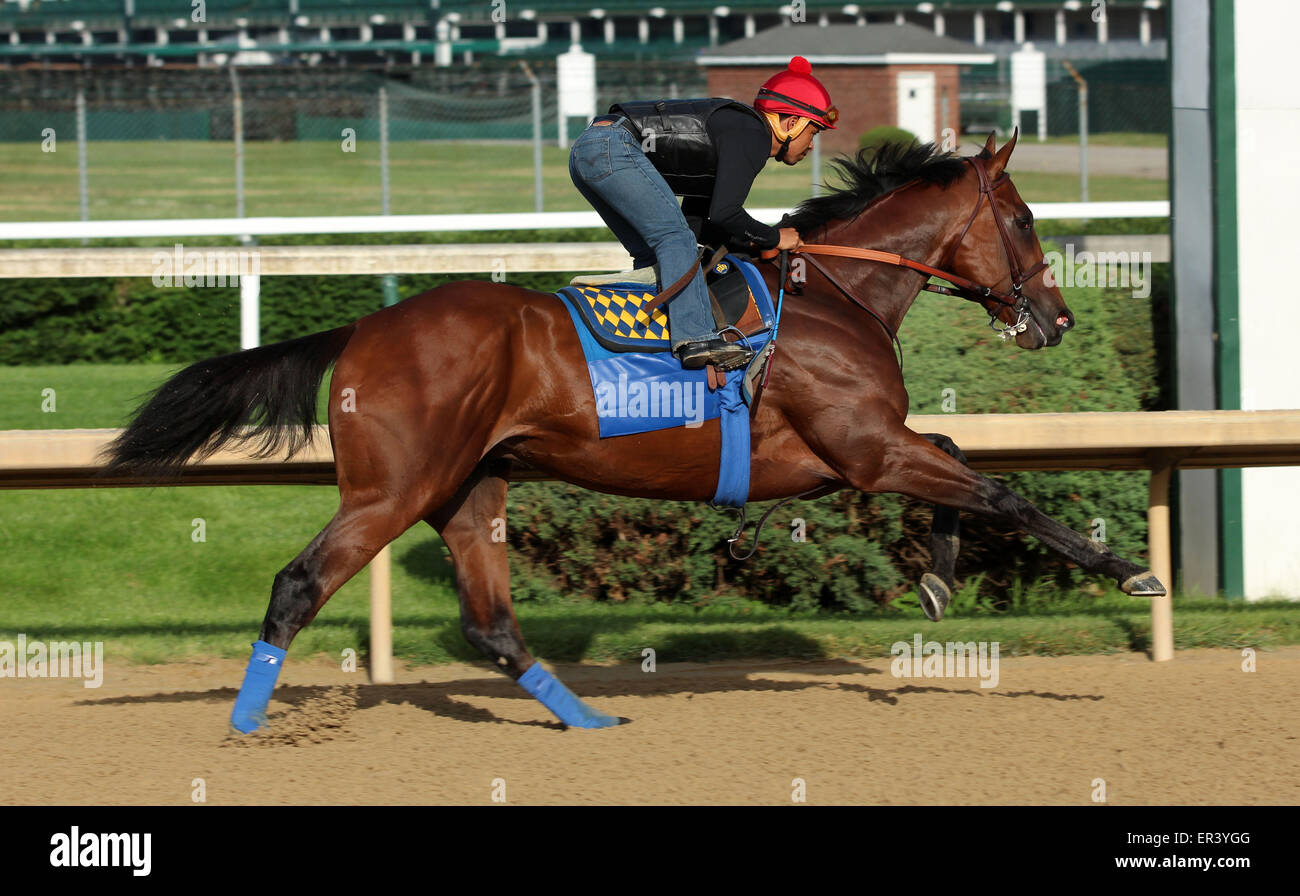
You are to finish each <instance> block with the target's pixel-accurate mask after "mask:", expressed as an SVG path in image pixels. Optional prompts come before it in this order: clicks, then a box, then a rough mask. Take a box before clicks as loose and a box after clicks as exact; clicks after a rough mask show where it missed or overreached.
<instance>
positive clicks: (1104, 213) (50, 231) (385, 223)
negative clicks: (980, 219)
mask: <svg viewBox="0 0 1300 896" xmlns="http://www.w3.org/2000/svg"><path fill="white" fill-rule="evenodd" d="M1033 209H1034V217H1035V218H1037V219H1038V220H1048V219H1054V218H1055V219H1060V218H1071V219H1073V218H1167V217H1169V203H1168V202H1039V203H1035V204H1034V206H1033ZM787 211H789V209H783V208H759V209H754V210H752V211H751V212H750V213H751V214H752V215H753V216H754V217H755V218H757V219H758V220H760V221H768V222H772V223H775V222H777V221H779V220H781V216H782V215H784V214H785V213H786V212H787ZM604 226H605V224H604V222H603V221H602V220H601V219H600V216H599V215H597V214H596V213H595V212H542V213H540V214H538V213H528V214H491V215H344V216H336V217H291V218H172V219H163V220H152V221H132V220H119V221H11V222H7V223H0V240H79V239H114V238H116V239H127V238H136V237H155V236H164V237H175V236H284V235H287V234H297V233H416V232H419V233H463V232H469V231H482V230H556V229H568V228H579V227H604Z"/></svg>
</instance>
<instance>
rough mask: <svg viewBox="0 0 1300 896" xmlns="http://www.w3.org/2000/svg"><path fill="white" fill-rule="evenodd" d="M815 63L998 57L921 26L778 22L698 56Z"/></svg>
mask: <svg viewBox="0 0 1300 896" xmlns="http://www.w3.org/2000/svg"><path fill="white" fill-rule="evenodd" d="M795 55H798V56H804V57H806V58H807V59H808V61H809V62H811V63H812V64H813V65H872V64H875V65H888V64H899V65H902V64H918V63H920V64H925V63H931V64H933V63H942V64H947V65H981V64H986V63H993V62H996V61H997V56H996V54H994V53H987V52H984V51H982V50H981V49H979V48H977V47H976V46H975V45H974V44H972V43H968V42H966V41H964V40H957V39H956V38H952V37H940V36H939V35H937V34H935V33H934V32H933V31H931V30H930V29H928V28H923V27H921V26H919V25H913V24H910V23H908V24H903V25H892V24H891V25H817V24H814V23H811V22H808V23H802V24H789V25H781V26H778V27H776V28H769V29H768V30H766V31H762V32H760V33H758V34H755V35H754V36H753V37H747V38H743V39H742V40H734V41H731V42H730V43H726V44H723V45H722V46H720V47H715V48H713V49H711V50H706V51H704V52H702V53H701V54H700V56H699V63H700V64H701V65H785V64H786V63H788V62H789V61H790V57H791V56H795Z"/></svg>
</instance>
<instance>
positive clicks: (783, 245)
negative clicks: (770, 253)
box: [776, 227, 803, 251]
mask: <svg viewBox="0 0 1300 896" xmlns="http://www.w3.org/2000/svg"><path fill="white" fill-rule="evenodd" d="M777 233H779V234H781V241H780V242H779V243H777V244H776V248H777V250H778V251H780V250H785V249H802V248H803V240H801V239H800V238H799V231H797V230H795V229H794V228H793V227H782V228H781V229H780V230H778V231H777Z"/></svg>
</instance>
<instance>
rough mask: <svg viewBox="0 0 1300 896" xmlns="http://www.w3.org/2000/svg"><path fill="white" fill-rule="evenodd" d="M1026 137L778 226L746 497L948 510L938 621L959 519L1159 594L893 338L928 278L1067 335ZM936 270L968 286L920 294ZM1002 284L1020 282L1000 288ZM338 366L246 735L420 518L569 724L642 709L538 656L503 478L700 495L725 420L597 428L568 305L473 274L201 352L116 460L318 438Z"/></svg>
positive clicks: (139, 416)
mask: <svg viewBox="0 0 1300 896" xmlns="http://www.w3.org/2000/svg"><path fill="white" fill-rule="evenodd" d="M1015 143H1016V135H1013V137H1012V138H1011V140H1010V141H1008V142H1007V143H1006V144H1005V145H1003V146H1002V147H1001V149H998V148H997V146H996V140H995V138H994V136H993V135H990V136H989V139H988V142H987V143H986V144H985V146H984V147H983V149H982V150H981V151H980V152H979V153H978V154H977V155H974V156H968V157H961V156H957V155H955V154H952V153H948V152H940V151H939V150H938V149H937V148H936V147H934V146H933V145H932V144H920V143H915V144H911V145H910V146H902V145H897V146H893V147H888V148H886V149H885V150H882V151H881V152H879V153H877V154H875V155H873V156H871V157H868V156H867V155H866V154H865V153H859V154H858V155H857V156H856V157H853V156H847V157H841V159H839V160H838V161H837V163H836V164H837V167H838V169H839V171H840V174H841V176H842V177H843V179H844V180H845V183H844V185H843V186H841V187H839V188H838V189H834V190H831V191H830V192H828V193H825V194H823V195H821V196H817V197H813V198H811V199H808V200H805V201H804V202H803V203H801V204H800V205H799V207H798V208H797V209H796V210H795V211H794V212H793V213H792V214H791V215H789V216H787V220H786V221H785V222H784V223H785V224H787V225H789V226H794V227H796V228H797V229H798V230H799V232H800V234H801V237H802V238H803V239H804V240H805V241H807V245H806V246H805V247H804V249H803V250H802V254H801V255H799V256H798V257H797V258H796V260H806V261H808V262H810V265H809V266H808V267H809V268H810V270H806V271H805V272H804V276H803V277H802V278H800V279H801V282H800V283H799V284H798V288H799V290H800V291H801V294H800V295H798V296H797V297H796V296H790V297H789V298H788V299H787V300H786V301H785V302H784V309H783V317H782V319H781V320H780V321H779V334H780V343H779V347H778V348H777V349H776V351H775V353H774V355H773V356H772V357H771V358H770V359H769V362H768V363H769V364H770V368H769V371H768V382H767V383H766V386H765V388H764V389H763V391H762V393H761V401H759V402H758V405H757V408H756V409H755V412H754V413H753V416H752V420H751V480H750V493H749V494H750V499H751V500H755V501H766V500H772V499H778V498H789V497H791V496H811V495H816V496H821V495H825V494H830V493H832V492H835V491H837V490H839V489H845V488H850V489H858V490H860V491H863V492H868V493H880V492H893V493H898V494H902V495H906V496H908V497H911V498H915V499H919V500H921V501H924V502H926V503H929V504H932V505H935V506H936V508H937V512H936V517H935V525H934V531H933V533H932V538H931V547H932V549H933V552H934V558H933V559H934V564H935V572H934V573H932V574H928V575H927V577H926V580H925V581H924V582H923V583H922V589H921V594H922V599H923V602H924V603H925V604H926V610H927V613H928V614H929V615H930V616H931V618H937V616H936V613H939V614H941V613H942V610H943V606H944V605H946V603H947V600H948V597H949V594H950V591H951V589H952V588H953V575H954V569H953V567H954V562H955V555H956V550H957V523H956V520H957V514H958V513H977V514H982V515H984V516H986V517H989V518H991V519H993V520H994V521H996V522H998V523H1001V524H1006V525H1010V526H1012V527H1013V528H1016V529H1019V530H1022V531H1025V532H1028V533H1029V534H1032V535H1034V536H1035V537H1037V538H1038V539H1040V540H1041V541H1042V542H1044V543H1045V544H1046V545H1048V546H1049V547H1050V548H1051V549H1053V550H1054V551H1055V552H1056V553H1057V554H1059V555H1061V556H1062V557H1064V558H1065V559H1067V560H1068V561H1070V562H1073V563H1075V564H1078V566H1080V567H1082V568H1083V569H1084V570H1086V571H1087V572H1089V573H1092V574H1096V575H1103V576H1108V577H1110V578H1111V579H1112V580H1114V581H1115V582H1116V583H1117V584H1118V586H1119V587H1120V589H1121V590H1122V591H1124V592H1125V593H1127V594H1130V595H1134V596H1158V595H1163V594H1164V593H1165V590H1164V586H1163V585H1162V584H1161V583H1160V582H1159V581H1158V580H1157V579H1156V577H1155V576H1154V575H1153V574H1152V573H1151V572H1150V570H1148V569H1146V568H1144V567H1142V566H1140V565H1138V564H1136V563H1133V562H1131V561H1129V560H1127V559H1124V558H1123V557H1120V556H1118V555H1116V554H1114V553H1113V552H1111V551H1110V550H1109V549H1108V548H1107V547H1106V546H1105V545H1104V544H1098V543H1097V542H1094V541H1092V540H1091V539H1088V538H1085V537H1084V536H1083V535H1081V534H1079V533H1076V532H1074V531H1072V530H1070V529H1069V528H1067V527H1066V526H1064V525H1062V524H1060V523H1058V522H1056V521H1055V520H1053V519H1051V518H1050V517H1049V516H1047V515H1046V514H1044V513H1043V512H1042V511H1040V510H1039V509H1038V508H1036V507H1034V506H1033V505H1032V504H1031V503H1030V502H1029V501H1028V500H1026V499H1025V498H1023V497H1022V496H1020V495H1018V494H1016V493H1014V492H1013V491H1011V490H1010V489H1009V488H1008V487H1007V486H1005V485H1004V484H1002V483H1001V482H998V481H996V480H994V479H990V478H988V477H986V476H982V475H979V474H977V473H975V472H974V471H972V470H971V469H970V468H969V467H968V466H967V465H966V464H965V463H964V457H963V456H962V455H961V452H960V449H958V448H957V446H955V445H953V444H952V442H951V440H950V439H947V438H946V437H944V436H942V435H941V434H935V433H931V434H919V433H916V432H913V431H912V430H910V429H908V428H907V426H906V425H905V419H906V417H907V412H908V395H907V392H906V390H905V389H904V384H903V378H902V373H901V370H900V368H899V363H898V360H897V358H896V356H895V354H894V343H895V341H896V337H895V334H896V333H897V331H898V328H899V326H900V324H901V323H902V321H903V317H904V315H906V314H907V312H908V309H909V308H910V307H911V305H912V303H913V301H914V300H915V299H916V297H917V295H918V294H919V292H920V291H921V290H922V289H923V288H932V289H936V290H938V291H944V292H948V293H950V294H953V295H956V296H959V297H961V298H964V299H969V300H972V301H975V302H977V303H979V304H980V305H981V306H982V307H983V308H984V310H985V311H987V312H988V314H989V322H990V325H991V326H993V327H994V328H995V329H1000V330H1001V332H1002V334H1003V336H1004V338H1014V340H1015V343H1016V345H1017V346H1019V347H1020V348H1022V349H1026V350H1038V349H1042V348H1045V347H1049V346H1054V345H1057V344H1059V343H1060V342H1061V339H1062V337H1063V335H1064V334H1065V333H1066V332H1068V331H1069V330H1070V329H1071V328H1073V327H1074V326H1075V320H1074V316H1073V315H1072V314H1071V312H1070V311H1069V309H1068V308H1067V307H1066V305H1065V302H1064V299H1063V298H1062V296H1061V292H1060V290H1059V289H1058V288H1057V286H1056V285H1055V283H1054V282H1053V281H1052V280H1051V279H1050V278H1049V277H1048V276H1047V275H1044V276H1043V277H1038V276H1036V275H1037V273H1038V272H1039V271H1041V270H1043V269H1044V268H1045V266H1046V261H1045V260H1044V256H1043V250H1042V247H1041V245H1040V244H1039V241H1038V237H1037V235H1036V234H1035V231H1034V226H1033V215H1032V212H1031V211H1030V209H1029V208H1028V206H1027V205H1026V204H1025V202H1024V201H1023V200H1022V199H1021V197H1020V195H1019V193H1018V191H1017V190H1016V188H1015V185H1014V184H1013V182H1012V181H1011V179H1010V176H1009V175H1008V174H1007V170H1006V169H1007V163H1008V161H1009V159H1010V157H1011V154H1012V151H1013V149H1014V147H1015ZM818 240H820V242H817V241H818ZM866 247H870V248H866ZM819 258H820V260H818V259H819ZM1034 260H1037V263H1034V264H1031V263H1027V261H1028V262H1032V261H1034ZM762 267H763V268H764V272H763V276H764V278H765V281H766V282H767V284H768V286H769V287H770V288H771V289H772V291H773V295H776V294H777V290H778V289H782V288H784V287H785V286H786V285H787V284H786V282H785V281H784V280H783V282H781V283H779V284H778V283H777V280H778V279H779V278H781V277H783V276H784V272H779V271H778V266H777V265H775V264H765V265H762ZM932 274H939V275H941V276H943V277H945V278H946V279H948V280H949V282H951V283H954V284H957V285H956V287H955V288H952V289H944V288H943V287H935V286H933V285H927V284H929V282H930V278H931V275H932ZM989 284H993V285H992V286H990V285H989ZM1002 284H1007V285H1008V288H1007V289H1006V290H1002V289H998V288H996V287H997V286H1000V285H1002ZM790 285H791V286H792V288H793V287H795V284H794V283H793V282H792V283H790ZM999 324H1000V325H1001V327H1000V328H999V326H998V325H999ZM331 364H332V365H333V367H334V371H333V375H332V377H331V379H330V385H329V415H328V416H329V435H330V442H331V445H332V447H333V451H334V458H335V466H336V470H337V475H338V489H339V508H338V511H337V513H336V514H335V515H334V517H333V518H332V519H331V520H330V521H329V523H328V524H327V525H326V526H325V528H324V529H323V530H322V531H321V532H320V533H319V534H317V535H316V537H315V538H314V539H312V541H311V542H310V543H309V544H308V545H307V546H306V547H305V548H304V549H303V550H302V552H301V553H299V554H298V556H297V557H295V558H294V559H293V560H292V561H291V562H289V563H288V565H286V566H285V567H284V568H283V569H281V570H280V571H279V573H278V574H277V575H276V576H275V579H274V583H273V585H272V588H271V598H270V603H269V605H268V608H267V611H266V616H265V618H264V620H263V622H262V627H261V630H260V633H259V640H258V642H256V643H255V645H254V652H253V658H252V659H251V660H250V666H249V671H248V673H247V677H246V678H245V683H244V687H243V688H241V692H240V699H237V701H236V707H235V712H234V713H233V714H232V724H234V726H235V728H236V729H237V730H240V731H245V732H246V731H254V730H256V729H257V728H259V727H261V726H262V725H263V724H265V720H266V716H265V710H266V705H267V702H268V700H269V696H270V693H271V690H272V689H273V687H274V681H275V675H278V671H279V667H280V665H281V664H282V662H283V659H284V657H285V655H286V651H287V649H288V647H289V645H290V643H291V642H292V641H293V639H294V637H295V635H297V633H298V632H299V631H301V630H302V628H303V627H304V626H306V625H307V624H309V623H310V622H311V621H312V619H313V618H315V616H316V614H317V613H319V612H320V610H321V607H322V606H323V605H324V604H325V602H326V601H328V600H329V598H330V596H331V595H332V594H334V592H335V591H336V590H337V589H338V588H339V587H340V586H342V585H343V584H344V583H345V582H346V581H348V579H350V578H351V577H352V576H353V575H355V574H356V573H357V572H358V571H360V570H361V569H362V568H364V567H365V566H366V564H367V563H369V562H370V560H371V558H373V557H374V556H375V554H376V553H378V552H379V550H380V549H382V548H383V547H384V546H385V545H387V544H388V543H389V542H391V541H393V540H394V539H395V538H397V537H398V536H399V535H401V534H402V533H403V532H405V531H406V530H407V529H408V528H410V527H411V526H412V525H414V524H416V523H417V522H419V521H421V520H423V521H424V522H426V523H428V524H429V525H430V526H431V527H432V528H433V529H434V530H436V531H437V533H438V534H439V535H440V536H441V538H442V540H443V542H444V543H445V544H446V546H447V548H448V550H449V551H450V554H451V557H452V560H453V563H454V567H455V577H456V587H457V591H458V595H459V604H460V619H461V630H462V633H463V635H464V637H465V638H466V639H467V641H468V642H469V643H470V644H472V645H473V646H474V647H475V648H477V649H478V650H479V651H480V652H482V653H483V655H484V656H485V657H486V658H487V659H488V660H489V661H490V662H491V663H492V664H493V665H494V666H496V667H497V668H498V669H499V670H500V671H502V672H503V673H505V674H506V675H508V676H510V677H511V678H513V679H515V680H516V681H518V682H519V683H520V685H521V686H523V687H524V688H525V689H526V690H527V691H528V692H529V693H531V694H532V695H533V696H535V697H537V699H539V700H540V701H541V702H542V703H543V704H544V705H545V706H546V707H547V708H548V709H550V710H551V711H552V712H553V713H554V714H555V715H556V716H557V717H558V718H559V719H560V721H561V722H562V723H563V724H564V725H565V726H567V727H580V728H603V727H609V726H612V725H616V724H619V723H622V722H626V721H628V720H627V719H625V718H622V717H613V716H609V715H606V714H604V713H600V712H598V711H596V710H594V709H592V708H591V707H589V706H587V705H586V704H585V703H583V702H582V701H581V700H580V699H579V698H578V697H577V696H576V695H574V694H573V693H572V692H571V691H569V690H568V689H567V688H566V687H565V686H564V685H563V683H562V682H560V681H559V680H558V679H557V678H555V677H554V676H553V675H552V674H551V673H549V672H548V671H547V670H546V669H545V668H544V667H543V666H542V665H541V664H540V663H538V662H537V661H536V660H535V659H534V657H533V656H532V655H531V654H530V653H529V651H528V648H527V646H526V645H525V643H524V638H523V635H522V633H521V631H520V628H519V625H518V622H517V621H516V618H515V614H514V609H513V605H512V602H511V595H510V578H509V569H508V563H507V553H506V552H507V550H508V548H507V545H506V543H505V542H504V541H502V540H500V539H499V538H498V539H494V538H493V537H492V534H493V531H494V521H497V520H501V519H504V518H505V517H506V490H507V486H508V484H509V482H510V480H511V476H512V472H514V473H518V472H519V471H520V470H529V471H531V473H532V475H534V476H537V475H540V476H543V477H547V478H552V479H557V480H561V481H564V482H568V483H572V484H575V485H578V486H580V487H583V488H586V489H592V490H596V491H601V492H606V493H611V494H617V495H625V496H633V497H641V498H656V499H661V500H674V501H708V500H709V499H710V498H711V496H712V495H713V492H714V486H715V484H716V482H717V476H718V457H719V447H720V430H719V425H718V423H717V422H715V421H708V422H706V423H704V424H703V425H699V426H696V427H679V428H675V429H667V430H659V431H654V432H648V433H644V434H641V435H634V436H623V437H621V438H615V439H605V440H602V439H601V438H600V437H599V433H598V425H597V415H596V406H595V398H594V397H593V390H592V386H591V382H590V379H589V377H588V372H587V369H586V365H585V363H584V359H583V354H582V350H581V347H580V344H579V339H578V336H577V334H576V332H575V330H574V323H573V321H572V320H571V318H570V316H569V314H568V312H567V310H566V308H565V306H564V304H563V303H562V301H561V300H560V299H559V298H557V297H556V296H555V295H553V294H551V293H545V292H539V291H535V290H530V289H525V288H522V287H517V286H513V285H510V284H507V283H498V282H485V281H477V280H470V281H460V282H455V283H448V284H445V285H443V286H440V287H438V288H436V289H433V290H430V291H428V292H425V293H422V294H420V295H417V296H413V297H411V298H408V299H406V300H405V301H402V302H400V303H398V304H396V305H393V306H391V307H386V308H384V309H382V310H380V311H376V312H374V313H373V314H370V315H367V316H365V317H363V318H361V319H359V320H357V321H355V322H353V323H350V324H347V325H346V326H343V327H339V328H336V329H332V330H328V331H323V332H320V333H316V334H314V335H310V336H304V337H300V338H297V339H292V340H288V341H285V342H281V343H276V344H273V345H265V346H261V347H258V348H253V349H248V350H245V351H240V352H235V353H232V354H228V355H224V356H221V357H216V358H211V359H207V360H204V361H200V362H197V363H195V364H193V365H191V366H190V367H188V368H186V369H184V370H182V371H181V372H180V373H178V374H176V375H175V376H174V377H172V378H171V379H169V380H167V381H166V382H164V383H163V384H162V385H161V386H160V387H159V388H158V389H157V390H156V391H155V393H154V394H153V395H152V396H151V397H150V398H149V399H148V400H147V401H146V402H145V403H144V404H143V406H142V407H140V408H139V409H138V411H137V412H136V413H135V415H134V416H133V418H132V420H131V421H130V424H129V426H128V427H127V428H126V429H125V430H124V431H123V432H122V434H121V435H120V436H119V437H118V438H117V439H116V440H115V441H114V442H113V443H111V445H110V446H108V448H107V449H106V453H107V464H106V467H105V470H104V472H105V474H106V475H133V476H137V477H141V476H143V477H149V478H152V479H154V480H159V481H161V480H165V479H166V478H168V477H173V476H175V475H177V474H178V473H179V472H180V470H181V468H182V466H183V465H184V464H185V463H186V462H187V461H189V460H190V459H191V458H194V457H203V456H206V455H208V454H210V453H212V452H214V451H216V450H217V449H219V448H220V447H222V446H224V445H226V444H229V443H232V442H247V441H250V440H252V441H254V442H256V443H257V453H258V454H260V455H263V456H269V455H274V454H277V453H287V455H288V456H292V455H293V453H294V452H295V451H297V450H299V449H300V448H301V447H302V446H303V445H304V444H306V443H307V442H308V441H310V438H311V430H312V426H313V424H314V423H315V403H316V398H317V393H318V390H319V388H320V384H321V382H322V380H323V378H324V375H325V373H326V371H327V370H328V368H329V367H330V365H331ZM345 400H349V401H350V402H351V404H350V405H349V404H345ZM259 651H260V653H259ZM258 660H260V665H259V664H258V663H257V662H255V661H258ZM255 667H256V668H255ZM259 676H261V677H259ZM246 691H247V692H249V694H250V695H251V696H250V697H249V699H248V700H247V701H244V703H243V705H241V700H243V698H244V696H245V692H246Z"/></svg>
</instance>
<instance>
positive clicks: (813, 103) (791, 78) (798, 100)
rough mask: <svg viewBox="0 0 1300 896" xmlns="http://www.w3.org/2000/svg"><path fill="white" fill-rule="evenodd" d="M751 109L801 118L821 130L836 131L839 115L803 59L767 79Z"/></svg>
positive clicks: (808, 63) (808, 64)
mask: <svg viewBox="0 0 1300 896" xmlns="http://www.w3.org/2000/svg"><path fill="white" fill-rule="evenodd" d="M754 108H755V109H757V110H758V111H760V112H775V113H777V114H778V115H802V116H803V117H804V118H809V119H812V120H813V121H814V122H816V123H817V124H818V125H820V126H821V127H823V128H830V129H834V128H835V122H836V121H837V120H839V117H840V113H839V110H837V109H836V108H835V106H834V104H832V103H831V95H830V93H829V92H827V90H826V88H825V87H823V86H822V82H821V81H818V80H817V79H816V78H814V77H813V76H812V63H810V62H809V61H808V60H807V59H804V58H803V57H802V56H796V57H794V58H793V59H791V60H790V65H789V66H788V67H787V68H786V70H785V71H783V72H778V73H776V74H775V75H773V76H772V77H770V78H768V79H767V81H766V82H765V83H764V84H763V86H762V87H760V88H759V89H758V98H757V99H755V100H754Z"/></svg>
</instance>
